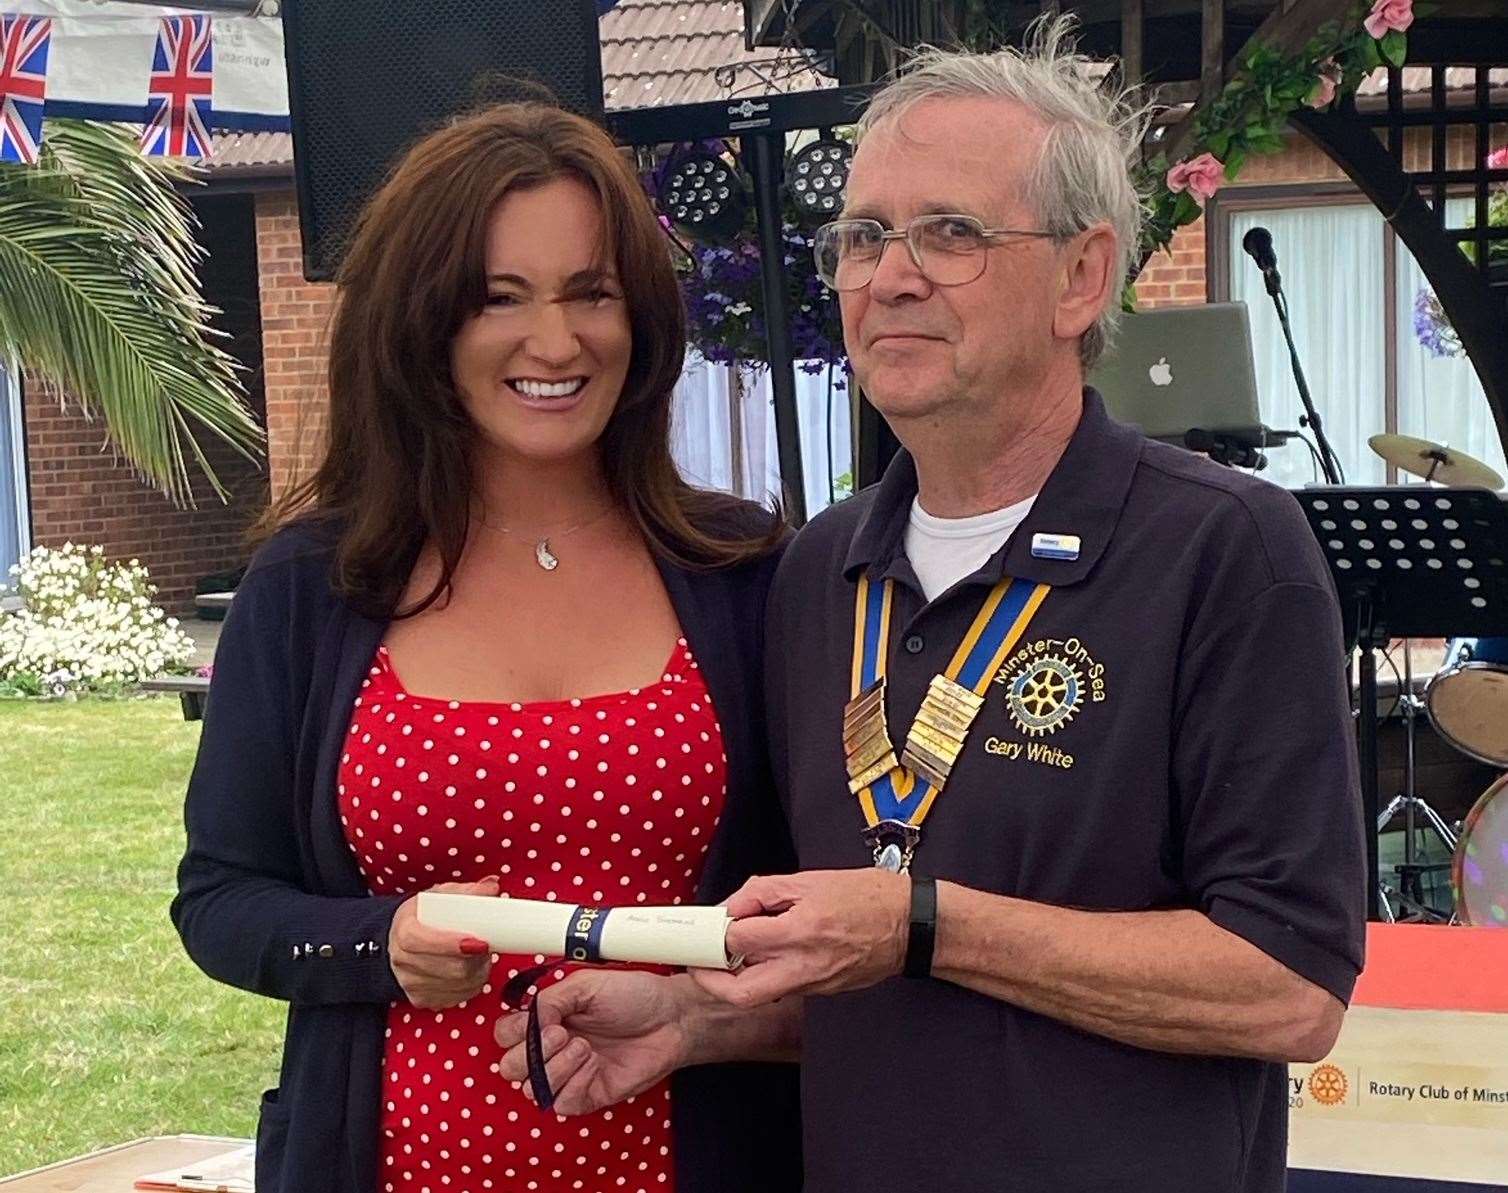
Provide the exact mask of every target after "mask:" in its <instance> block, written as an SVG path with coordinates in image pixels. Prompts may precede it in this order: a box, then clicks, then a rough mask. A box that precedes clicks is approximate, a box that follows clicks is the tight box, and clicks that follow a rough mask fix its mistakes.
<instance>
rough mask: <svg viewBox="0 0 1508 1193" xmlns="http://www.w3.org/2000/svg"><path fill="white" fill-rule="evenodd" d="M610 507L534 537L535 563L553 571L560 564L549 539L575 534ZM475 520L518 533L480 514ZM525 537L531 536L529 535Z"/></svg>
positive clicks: (513, 533)
mask: <svg viewBox="0 0 1508 1193" xmlns="http://www.w3.org/2000/svg"><path fill="white" fill-rule="evenodd" d="M612 509H613V507H612V506H611V505H606V506H604V507H603V508H602V509H600V510H598V511H597V512H596V513H595V514H593V515H592V516H591V517H590V518H587V519H586V520H585V521H583V522H577V523H576V524H575V525H574V526H567V527H566V528H565V529H564V530H552V531H551V532H550V533H549V534H545V535H541V536H539V537H538V538H535V539H534V562H535V563H537V564H538V565H539V566H540V567H541V568H543V569H544V570H545V571H547V572H553V571H554V570H555V569H556V568H558V567H559V566H560V557H559V556H558V555H556V554H555V552H554V551H552V550H551V549H550V540H551V539H552V538H553V539H563V538H565V537H566V536H567V535H570V534H575V533H576V532H577V531H578V530H585V529H586V528H587V527H588V526H591V525H592V524H593V523H595V522H600V521H601V520H602V519H603V518H605V517H607V515H608V514H609V513H611V512H612ZM477 521H478V522H480V523H481V524H482V525H483V526H485V527H486V528H487V529H488V530H493V531H496V532H497V533H498V534H506V535H509V536H512V535H515V534H517V533H518V532H517V531H515V530H513V529H512V528H510V527H507V526H498V525H495V524H494V523H492V522H489V521H487V519H486V518H484V517H482V515H481V514H478V515H477ZM525 537H533V536H532V535H530V536H525Z"/></svg>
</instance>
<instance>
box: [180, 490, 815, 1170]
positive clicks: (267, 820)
mask: <svg viewBox="0 0 1508 1193" xmlns="http://www.w3.org/2000/svg"><path fill="white" fill-rule="evenodd" d="M752 508H753V507H750V510H751V511H752ZM749 516H750V518H753V517H754V514H753V513H752V512H751V513H750V515H749ZM762 516H763V517H765V518H767V517H768V515H767V514H765V515H762ZM764 524H765V525H768V523H767V522H766V523H764ZM333 547H334V537H333V534H332V533H331V532H330V531H329V530H327V529H320V528H319V527H318V526H317V525H310V524H304V525H301V526H294V527H290V528H288V529H285V530H283V531H281V532H280V533H279V534H277V535H276V536H275V537H274V538H272V539H271V540H270V541H269V542H268V543H267V544H266V545H265V546H264V547H263V548H262V549H261V550H260V551H259V552H258V554H257V556H256V558H255V559H254V560H253V562H252V565H251V567H250V569H249V570H248V572H247V574H246V577H245V579H244V580H243V581H242V582H241V585H240V587H239V588H238V589H237V592H236V599H235V602H234V604H233V605H232V606H231V609H230V613H229V615H228V616H227V618H226V620H225V625H224V631H223V633H222V635H221V637H220V643H219V648H218V652H217V654H216V657H215V670H214V678H213V681H212V683H211V687H210V696H211V699H210V700H209V702H208V707H207V709H206V712H205V718H204V723H203V733H202V736H201V738H200V743H199V754H198V758H197V759H196V761H195V763H194V771H193V776H192V778H191V779H190V781H189V788H188V798H187V801H186V810H185V820H186V822H187V828H188V847H187V851H186V852H185V854H184V857H183V861H182V863H181V864H180V866H179V870H178V895H177V897H176V898H175V899H174V900H173V905H172V917H173V922H174V924H175V925H176V926H177V928H178V932H179V934H180V936H181V937H182V938H183V943H184V946H185V948H186V949H187V950H188V953H189V955H190V956H191V957H192V958H193V959H194V961H195V962H196V963H197V964H198V965H199V966H200V967H201V968H202V969H203V970H204V971H205V972H206V973H207V974H209V975H210V976H211V977H213V978H217V979H219V980H220V981H222V982H227V983H229V984H230V985H232V986H238V987H240V988H242V989H244V990H251V991H255V992H256V993H258V994H265V995H268V996H270V997H273V998H279V999H283V1000H285V1001H287V1002H288V1003H289V1004H290V1007H289V1014H288V1027H287V1035H286V1038H285V1041H284V1046H283V1062H282V1072H281V1076H280V1082H279V1088H278V1089H276V1090H271V1091H269V1092H268V1093H267V1094H266V1095H264V1097H263V1099H262V1109H261V1119H260V1122H259V1124H258V1127H257V1163H256V1185H257V1193H376V1190H377V1189H378V1178H377V1162H378V1154H379V1146H378V1143H379V1141H378V1131H379V1125H378V1123H379V1108H380V1104H381V1090H380V1087H381V1076H382V1056H383V1030H384V1027H385V1024H386V1016H387V1008H388V1004H389V1003H391V1002H393V1001H395V1000H397V999H401V998H402V997H403V991H402V989H401V988H400V987H399V985H398V982H397V980H396V979H395V978H394V977H393V973H392V970H391V969H390V968H389V966H388V960H387V937H388V926H389V924H390V922H391V921H392V918H393V913H394V912H395V911H396V910H397V907H398V905H399V903H401V902H402V899H401V898H398V897H392V896H374V895H370V894H368V892H367V889H366V885H365V883H364V881H363V880H362V878H361V875H360V873H359V871H358V869H357V866H356V862H355V858H354V857H353V856H352V853H351V850H350V849H349V847H348V846H347V844H346V840H345V837H344V834H343V832H342V829H341V825H340V816H339V812H338V810H337V807H336V799H335V774H336V765H337V760H338V759H339V757H340V742H341V739H342V738H343V737H344V735H345V733H346V730H347V728H348V726H349V724H350V718H351V709H352V702H353V701H354V700H355V698H356V694H357V692H358V691H359V689H360V684H361V680H362V679H363V677H364V676H365V675H366V672H367V668H368V666H369V665H370V663H371V660H372V657H373V654H374V653H375V651H376V649H377V646H378V644H379V643H380V642H381V641H382V637H383V633H384V631H385V629H386V625H387V623H386V622H385V621H383V620H374V619H372V618H369V617H364V616H362V615H361V614H359V613H357V612H355V611H354V610H352V609H351V608H350V607H349V606H348V605H346V604H345V603H344V602H343V601H342V600H341V599H340V598H339V597H338V596H337V595H336V593H335V592H334V591H333V590H332V588H331V584H330V574H331V561H332V558H333ZM775 563H776V556H775V555H774V554H772V555H769V556H767V557H765V558H762V559H760V560H757V561H754V562H751V563H747V564H743V565H739V566H737V567H731V568H722V569H717V570H711V571H695V570H689V569H685V568H681V567H678V566H675V565H673V564H670V563H667V562H663V561H662V562H661V563H660V565H659V566H660V572H661V575H662V576H663V578H664V582H665V586H666V589H667V590H668V592H669V595H670V600H671V603H672V604H673V605H674V607H675V611H676V614H677V615H678V617H679V619H680V624H681V629H682V632H683V633H684V634H685V636H686V638H687V640H688V642H689V643H690V645H691V648H692V650H693V652H694V653H695V655H696V657H697V661H698V663H699V664H700V666H701V670H702V673H703V676H704V678H705V680H706V683H707V686H708V689H709V690H710V692H711V694H712V700H713V703H714V705H715V706H716V708H717V712H718V719H719V721H720V723H721V725H722V729H723V734H724V738H725V742H724V748H725V750H726V753H727V756H728V795H727V803H726V806H725V809H724V812H723V817H722V822H721V824H720V825H719V826H718V829H717V832H716V833H715V834H714V837H713V841H712V845H711V847H710V848H709V850H708V853H707V855H706V861H705V867H704V869H703V872H702V876H701V881H700V884H699V886H698V889H697V897H698V899H699V900H700V901H702V902H708V903H715V902H718V901H719V900H721V899H723V898H724V897H726V896H727V895H728V894H729V893H730V892H731V891H733V890H735V889H736V888H737V887H738V886H739V885H740V884H741V883H742V882H743V880H744V879H745V878H747V877H748V876H749V875H751V874H755V873H771V872H773V873H784V872H788V871H790V870H792V869H794V857H793V853H792V849H791V844H790V839H789V835H788V832H787V830H786V827H785V823H784V820H783V818H782V817H781V815H780V812H779V809H778V805H777V803H776V800H775V799H774V796H773V788H772V786H771V782H770V774H769V765H768V761H767V750H766V741H765V730H764V719H763V717H764V714H763V708H762V702H761V699H760V695H759V693H760V675H761V663H760V656H761V650H762V645H763V622H764V616H763V612H764V604H765V596H766V593H767V591H768V589H769V583H770V579H771V577H772V575H773V574H774V570H775ZM672 1118H673V1124H674V1141H675V1144H674V1146H675V1150H674V1156H675V1178H676V1185H677V1187H678V1188H679V1189H680V1190H682V1193H701V1191H704V1190H705V1191H708V1193H711V1191H713V1190H716V1191H717V1193H735V1191H738V1190H747V1191H748V1193H780V1191H783V1190H791V1191H792V1193H794V1191H796V1190H799V1188H800V1187H801V1162H800V1125H799V1113H798V1106H797V1092H796V1067H795V1066H794V1065H777V1064H768V1065H764V1064H738V1065H706V1066H700V1067H696V1068H690V1069H684V1070H682V1071H681V1072H679V1073H677V1074H676V1075H675V1077H674V1078H673V1084H672Z"/></svg>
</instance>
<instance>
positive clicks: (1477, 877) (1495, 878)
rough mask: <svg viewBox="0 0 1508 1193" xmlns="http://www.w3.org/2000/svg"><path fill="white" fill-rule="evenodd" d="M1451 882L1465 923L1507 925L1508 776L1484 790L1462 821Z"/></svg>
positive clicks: (1457, 906) (1485, 925) (1451, 872)
mask: <svg viewBox="0 0 1508 1193" xmlns="http://www.w3.org/2000/svg"><path fill="white" fill-rule="evenodd" d="M1450 885H1451V889H1452V891H1453V892H1454V893H1455V897H1456V918H1457V919H1459V920H1460V921H1461V922H1462V923H1463V924H1476V925H1478V926H1480V927H1495V928H1508V775H1504V776H1502V777H1501V778H1500V779H1498V781H1497V782H1495V783H1494V784H1493V785H1492V786H1491V787H1489V788H1488V789H1487V790H1486V791H1485V792H1483V793H1482V797H1481V799H1479V800H1477V802H1476V805H1475V806H1474V807H1473V808H1472V809H1471V812H1470V813H1469V814H1468V815H1467V817H1466V820H1465V821H1464V822H1463V823H1462V825H1461V836H1460V839H1459V840H1458V841H1457V842H1456V853H1455V857H1454V858H1453V859H1452V861H1451V869H1450Z"/></svg>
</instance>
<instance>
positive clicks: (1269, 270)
mask: <svg viewBox="0 0 1508 1193" xmlns="http://www.w3.org/2000/svg"><path fill="white" fill-rule="evenodd" d="M1241 247H1242V248H1243V249H1245V250H1246V253H1247V255H1248V256H1249V257H1251V259H1252V260H1253V261H1255V262H1256V263H1257V268H1258V269H1260V270H1261V271H1262V279H1263V281H1265V282H1266V283H1267V293H1269V294H1271V295H1273V296H1274V297H1276V296H1277V293H1278V291H1279V290H1281V289H1282V288H1283V278H1282V276H1281V275H1280V274H1279V273H1278V255H1277V253H1275V252H1273V249H1272V233H1271V232H1269V231H1268V230H1267V229H1266V228H1263V227H1260V226H1258V227H1255V228H1252V229H1251V230H1250V231H1248V232H1247V233H1246V235H1245V236H1243V237H1241Z"/></svg>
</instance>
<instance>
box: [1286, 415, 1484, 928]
mask: <svg viewBox="0 0 1508 1193" xmlns="http://www.w3.org/2000/svg"><path fill="white" fill-rule="evenodd" d="M1384 446H1388V445H1386V444H1384ZM1432 446H1438V445H1432ZM1441 450H1442V451H1444V449H1441ZM1447 466H1450V467H1452V468H1456V469H1459V468H1461V467H1463V464H1462V461H1461V460H1460V459H1458V458H1456V457H1453V456H1452V457H1448V458H1447V459H1446V460H1445V461H1443V462H1442V461H1439V460H1432V461H1431V462H1430V466H1427V467H1424V473H1425V475H1432V476H1433V477H1434V478H1435V479H1439V478H1440V477H1442V476H1444V475H1447V473H1446V468H1447ZM1450 475H1455V474H1454V473H1451V474H1450ZM1293 496H1294V497H1295V498H1296V499H1297V500H1298V502H1299V504H1300V506H1301V507H1302V508H1303V511H1304V514H1305V517H1306V518H1307V520H1308V522H1309V526H1310V529H1311V531H1312V532H1313V533H1314V536H1315V538H1316V540H1317V541H1318V543H1319V546H1320V549H1321V551H1322V552H1323V554H1324V557H1325V561H1326V564H1327V565H1328V567H1329V570H1330V576H1331V580H1332V581H1333V583H1334V585H1335V591H1336V594H1337V596H1338V597H1339V599H1340V604H1341V610H1342V614H1343V618H1344V621H1345V628H1346V631H1347V635H1346V639H1347V644H1348V646H1349V645H1351V644H1355V645H1356V646H1358V647H1359V648H1360V651H1361V655H1360V671H1359V681H1358V695H1359V705H1360V715H1359V717H1358V721H1357V739H1358V740H1357V747H1358V752H1359V754H1360V770H1361V788H1362V807H1363V809H1364V823H1365V824H1366V825H1367V827H1368V829H1369V830H1372V831H1369V832H1368V833H1367V854H1366V862H1367V871H1366V874H1367V885H1366V889H1367V891H1368V892H1369V900H1368V903H1369V906H1368V918H1394V917H1395V914H1396V913H1394V911H1393V908H1392V905H1391V902H1390V900H1389V898H1388V897H1387V896H1388V894H1389V893H1390V892H1386V891H1385V888H1384V886H1383V884H1382V881H1381V875H1380V873H1379V866H1378V840H1377V837H1378V833H1377V831H1376V830H1377V829H1378V828H1379V827H1380V826H1381V825H1384V824H1386V823H1387V822H1388V821H1390V820H1392V819H1393V817H1394V816H1395V815H1396V814H1397V813H1398V812H1399V811H1401V812H1403V814H1404V816H1405V818H1406V819H1407V820H1408V826H1409V841H1410V844H1409V846H1408V849H1409V850H1412V849H1413V848H1414V847H1415V846H1416V845H1417V844H1418V832H1419V829H1420V818H1421V817H1422V819H1423V823H1424V825H1425V826H1426V830H1425V831H1428V832H1432V833H1434V834H1435V835H1437V836H1440V838H1441V840H1442V841H1445V840H1449V839H1453V838H1454V837H1455V835H1456V834H1454V833H1452V832H1451V830H1450V826H1449V825H1447V824H1445V822H1444V820H1443V819H1441V818H1439V817H1438V815H1431V813H1432V812H1433V809H1428V805H1425V804H1424V802H1423V801H1422V800H1420V799H1419V797H1418V794H1417V792H1415V791H1414V776H1413V773H1412V772H1413V767H1412V765H1410V767H1409V774H1408V776H1407V779H1408V781H1407V782H1406V784H1405V790H1404V791H1403V792H1402V793H1401V794H1400V796H1399V801H1395V804H1396V806H1395V805H1394V804H1390V805H1389V808H1390V810H1389V811H1388V812H1387V813H1386V814H1385V815H1384V813H1383V809H1382V807H1381V800H1380V799H1379V798H1378V795H1379V793H1378V785H1379V759H1378V708H1377V651H1378V650H1379V649H1381V648H1382V647H1383V646H1385V645H1386V643H1388V642H1389V641H1391V640H1392V639H1394V638H1414V637H1417V638H1424V637H1437V636H1443V635H1447V634H1452V633H1455V634H1471V633H1475V634H1495V633H1501V632H1502V631H1503V629H1504V628H1505V627H1508V503H1505V502H1503V501H1502V500H1500V499H1499V498H1498V496H1497V495H1496V494H1495V493H1490V492H1484V491H1483V490H1482V489H1480V488H1435V487H1433V486H1429V487H1426V486H1421V485H1415V484H1409V485H1389V486H1365V487H1363V486H1356V487H1350V486H1339V487H1321V486H1315V487H1311V488H1305V489H1298V490H1294V492H1293ZM1410 670H1412V666H1411V660H1410ZM1411 678H1412V676H1410V679H1411ZM1493 678H1494V679H1497V678H1508V677H1493ZM1479 682H1480V680H1479ZM1405 687H1407V685H1405ZM1443 692H1444V689H1442V693H1443ZM1404 694H1405V695H1407V696H1408V697H1410V698H1413V693H1412V691H1407V692H1405V693H1404ZM1440 703H1441V707H1444V696H1443V694H1442V696H1441V701H1440ZM1417 711H1418V710H1417V707H1410V708H1409V713H1408V714H1407V715H1411V716H1417ZM1410 742H1412V736H1411V737H1410ZM1400 801H1401V802H1400ZM1442 830H1443V832H1442ZM1420 865H1421V863H1420V862H1419V860H1418V856H1417V854H1410V853H1407V852H1406V854H1405V861H1404V867H1403V869H1402V871H1401V873H1400V881H1399V884H1398V885H1399V888H1400V890H1399V892H1398V894H1401V895H1403V896H1405V897H1406V898H1407V900H1408V902H1407V903H1403V904H1402V905H1401V908H1400V910H1402V911H1403V912H1405V913H1406V914H1410V915H1412V914H1417V909H1416V907H1414V906H1411V905H1413V904H1417V903H1420V902H1421V901H1420V900H1417V899H1415V896H1416V895H1418V894H1420V893H1421V890H1422V885H1423V883H1422V876H1423V875H1424V874H1425V873H1428V872H1430V871H1429V867H1428V865H1427V864H1426V866H1425V868H1424V869H1420ZM1393 898H1395V899H1396V898H1397V895H1394V896H1393Z"/></svg>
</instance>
